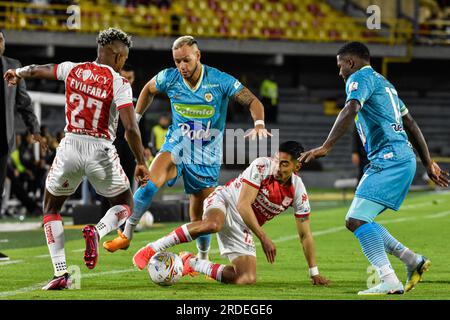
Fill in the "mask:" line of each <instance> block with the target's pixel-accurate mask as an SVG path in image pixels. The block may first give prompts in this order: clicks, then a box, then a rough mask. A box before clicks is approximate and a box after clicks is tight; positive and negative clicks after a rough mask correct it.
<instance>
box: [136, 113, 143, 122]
mask: <svg viewBox="0 0 450 320" xmlns="http://www.w3.org/2000/svg"><path fill="white" fill-rule="evenodd" d="M141 118H142V114H140V113H137V112H136V121H137V123H139V121H141Z"/></svg>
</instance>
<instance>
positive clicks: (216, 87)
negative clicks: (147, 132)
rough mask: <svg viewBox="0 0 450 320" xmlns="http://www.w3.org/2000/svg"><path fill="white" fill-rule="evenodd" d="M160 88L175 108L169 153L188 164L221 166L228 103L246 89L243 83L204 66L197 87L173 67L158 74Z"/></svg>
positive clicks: (157, 83)
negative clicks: (190, 83) (191, 84)
mask: <svg viewBox="0 0 450 320" xmlns="http://www.w3.org/2000/svg"><path fill="white" fill-rule="evenodd" d="M156 89H157V90H158V91H159V92H164V93H166V94H167V96H168V97H169V99H170V104H171V108H172V125H171V126H170V127H169V132H168V133H167V135H166V143H169V144H170V146H169V147H168V144H166V149H167V147H168V148H169V149H171V150H166V151H171V152H172V153H173V154H174V153H176V154H178V155H180V156H181V158H180V159H179V161H183V162H184V163H190V164H192V163H194V164H202V165H213V166H217V165H219V166H220V163H221V160H222V137H223V132H224V129H225V121H226V117H227V109H228V100H229V98H230V97H232V96H233V95H235V94H236V93H237V92H239V91H240V90H242V89H243V86H242V84H241V83H240V82H239V81H238V80H236V78H234V77H232V76H231V75H229V74H227V73H225V72H222V71H219V70H217V69H215V68H212V67H209V66H207V65H202V71H201V75H200V80H199V82H198V84H197V86H196V87H195V88H191V87H190V86H189V85H188V84H187V82H186V81H185V80H184V79H183V77H182V76H181V74H180V73H179V72H178V70H177V69H176V68H169V69H165V70H163V71H161V72H159V73H158V74H157V75H156ZM167 140H169V141H167ZM181 149H182V150H183V151H182V152H181ZM189 153H191V154H189ZM176 160H177V159H176Z"/></svg>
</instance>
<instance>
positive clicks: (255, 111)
mask: <svg viewBox="0 0 450 320" xmlns="http://www.w3.org/2000/svg"><path fill="white" fill-rule="evenodd" d="M233 99H234V101H236V102H238V103H239V104H241V105H243V106H245V107H248V108H249V109H250V113H251V115H252V118H253V121H254V122H255V128H254V129H253V130H251V131H250V133H248V134H246V135H245V137H251V139H252V140H254V139H255V138H256V136H258V137H259V138H260V139H261V138H262V137H264V138H267V136H272V134H270V133H269V132H267V130H266V129H265V125H264V106H263V105H262V103H261V101H259V99H258V98H257V97H255V95H254V94H253V93H252V92H251V91H250V90H249V89H247V88H246V87H244V88H243V89H242V90H241V91H239V92H238V93H236V94H235V95H234V96H233Z"/></svg>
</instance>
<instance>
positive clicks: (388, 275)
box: [377, 264, 400, 284]
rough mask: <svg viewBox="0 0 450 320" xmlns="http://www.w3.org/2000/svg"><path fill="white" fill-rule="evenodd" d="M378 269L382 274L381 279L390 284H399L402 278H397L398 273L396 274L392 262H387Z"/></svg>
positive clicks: (380, 274)
mask: <svg viewBox="0 0 450 320" xmlns="http://www.w3.org/2000/svg"><path fill="white" fill-rule="evenodd" d="M377 271H378V274H379V276H380V279H381V280H382V281H383V282H386V283H388V284H397V283H399V282H400V280H398V278H397V275H396V274H395V271H394V269H392V266H391V265H390V264H386V265H384V266H382V267H380V268H378V270H377Z"/></svg>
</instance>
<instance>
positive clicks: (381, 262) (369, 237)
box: [354, 223, 392, 276]
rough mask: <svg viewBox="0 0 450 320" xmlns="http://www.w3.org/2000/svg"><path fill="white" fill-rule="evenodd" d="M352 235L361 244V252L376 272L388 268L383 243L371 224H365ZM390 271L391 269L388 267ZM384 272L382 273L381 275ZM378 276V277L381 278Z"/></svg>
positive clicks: (388, 264)
mask: <svg viewBox="0 0 450 320" xmlns="http://www.w3.org/2000/svg"><path fill="white" fill-rule="evenodd" d="M354 235H355V237H356V238H358V240H359V243H360V244H361V248H362V251H363V253H364V255H365V256H366V257H367V259H368V260H369V262H370V263H371V264H372V265H373V266H375V267H376V268H377V269H378V270H380V268H381V267H383V269H385V268H386V267H387V266H389V267H390V263H389V259H388V257H387V255H386V251H385V250H384V242H383V238H382V237H381V234H380V233H379V232H378V231H377V229H375V227H374V226H373V224H372V223H365V224H363V225H361V226H360V227H359V228H358V229H356V230H355V232H354ZM390 268H391V269H392V267H390ZM383 273H385V272H382V274H383ZM382 274H380V276H382Z"/></svg>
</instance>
